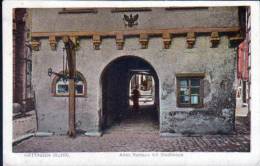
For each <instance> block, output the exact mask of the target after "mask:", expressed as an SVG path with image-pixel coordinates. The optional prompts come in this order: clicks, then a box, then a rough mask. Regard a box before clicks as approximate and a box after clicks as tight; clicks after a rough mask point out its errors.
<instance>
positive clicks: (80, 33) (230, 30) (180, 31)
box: [32, 27, 240, 38]
mask: <svg viewBox="0 0 260 166" xmlns="http://www.w3.org/2000/svg"><path fill="white" fill-rule="evenodd" d="M239 30H240V28H239V27H225V28H216V27H213V28H203V27H197V28H171V29H140V30H121V31H120V30H118V31H108V32H95V31H74V32H73V31H71V32H69V31H67V32H32V37H33V38H41V37H49V36H56V37H63V36H79V37H92V36H94V35H99V36H101V37H115V36H116V35H117V34H122V35H123V36H139V35H140V34H144V33H145V34H147V35H149V36H158V35H162V34H163V33H169V34H186V33H189V32H194V33H212V32H219V33H237V32H239Z"/></svg>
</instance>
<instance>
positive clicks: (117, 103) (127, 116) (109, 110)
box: [101, 56, 159, 132]
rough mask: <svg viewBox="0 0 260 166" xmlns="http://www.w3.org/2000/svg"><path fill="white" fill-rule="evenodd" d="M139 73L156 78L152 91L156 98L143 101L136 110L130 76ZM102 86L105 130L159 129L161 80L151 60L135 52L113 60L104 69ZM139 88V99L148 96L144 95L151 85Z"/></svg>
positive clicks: (103, 127) (153, 96) (103, 128)
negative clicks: (132, 100) (133, 54)
mask: <svg viewBox="0 0 260 166" xmlns="http://www.w3.org/2000/svg"><path fill="white" fill-rule="evenodd" d="M140 73H141V74H145V75H147V78H150V77H151V78H153V84H154V87H153V94H152V95H151V94H150V96H151V97H152V98H153V99H152V100H151V101H152V102H151V101H150V102H148V103H149V104H141V105H140V107H139V110H138V111H136V110H133V105H131V99H130V98H131V95H130V94H131V85H133V83H132V81H131V79H132V78H133V76H135V75H137V74H140ZM101 86H102V111H101V116H102V117H101V119H102V120H101V124H102V130H103V131H104V130H106V131H107V132H112V131H119V130H120V131H124V130H126V131H127V130H130V131H134V132H138V131H140V130H141V129H142V130H147V131H152V130H153V131H158V126H159V125H158V122H159V117H158V116H159V110H158V108H159V95H158V94H159V92H158V91H159V81H158V77H157V74H156V72H155V70H154V69H153V67H152V66H151V65H150V64H149V63H148V62H146V61H145V60H143V59H142V58H139V57H134V56H124V57H120V58H118V59H116V60H114V61H112V62H111V63H110V64H109V65H108V66H107V67H106V68H105V69H104V71H103V73H102V78H101ZM139 90H140V92H141V97H140V101H141V102H143V101H144V100H148V99H145V97H146V98H147V96H149V95H146V94H145V93H148V89H145V88H144V87H139ZM145 90H147V91H145ZM149 100H150V98H149ZM143 103H144V102H143ZM117 127H119V128H117ZM116 128H117V129H116Z"/></svg>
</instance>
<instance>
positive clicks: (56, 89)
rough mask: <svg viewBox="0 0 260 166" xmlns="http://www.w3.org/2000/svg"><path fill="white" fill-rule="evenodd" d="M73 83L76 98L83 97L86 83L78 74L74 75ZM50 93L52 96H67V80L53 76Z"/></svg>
mask: <svg viewBox="0 0 260 166" xmlns="http://www.w3.org/2000/svg"><path fill="white" fill-rule="evenodd" d="M60 73H62V72H60ZM75 83H76V86H75V91H76V96H85V95H86V88H87V86H86V81H85V79H84V77H83V75H82V74H81V73H80V72H77V73H76V79H75ZM52 93H53V96H69V80H67V79H63V78H61V77H58V76H55V78H54V79H53V83H52Z"/></svg>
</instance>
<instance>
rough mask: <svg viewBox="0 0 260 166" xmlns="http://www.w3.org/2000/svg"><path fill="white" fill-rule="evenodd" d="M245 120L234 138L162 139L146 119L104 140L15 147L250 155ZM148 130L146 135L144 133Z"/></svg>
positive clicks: (57, 139) (55, 140) (54, 140)
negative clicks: (244, 153) (237, 153)
mask: <svg viewBox="0 0 260 166" xmlns="http://www.w3.org/2000/svg"><path fill="white" fill-rule="evenodd" d="M244 119H245V118H238V119H237V120H236V131H235V132H234V133H232V134H231V135H203V136H189V137H188V136H182V137H160V136H159V133H158V131H159V130H158V124H156V123H155V122H151V121H148V120H147V121H148V122H150V124H149V123H148V122H147V123H144V119H143V120H141V119H139V121H138V120H135V123H131V122H132V121H131V119H130V120H128V121H127V120H126V121H125V122H124V123H121V124H118V125H115V126H114V127H112V128H111V129H109V130H107V131H106V132H105V133H104V135H103V136H102V137H87V136H83V135H78V136H77V137H76V138H74V139H71V138H69V137H67V136H51V137H32V138H30V139H27V140H24V141H23V142H21V143H19V144H17V145H15V146H14V147H13V151H14V152H127V151H135V152H151V151H160V152H171V151H172V152H249V151H250V128H249V127H248V126H247V125H245V124H247V123H245V120H244ZM144 131H145V132H144Z"/></svg>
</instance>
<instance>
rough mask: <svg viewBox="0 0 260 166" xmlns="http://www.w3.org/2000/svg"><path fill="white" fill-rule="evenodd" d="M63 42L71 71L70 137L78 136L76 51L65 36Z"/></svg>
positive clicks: (71, 42)
mask: <svg viewBox="0 0 260 166" xmlns="http://www.w3.org/2000/svg"><path fill="white" fill-rule="evenodd" d="M63 42H64V44H65V49H66V54H67V61H68V69H69V79H68V80H69V131H68V135H69V136H70V137H75V136H76V128H75V116H76V115H75V110H76V106H75V76H76V51H75V45H74V43H73V41H72V40H71V39H70V38H69V37H67V36H65V37H63Z"/></svg>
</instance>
